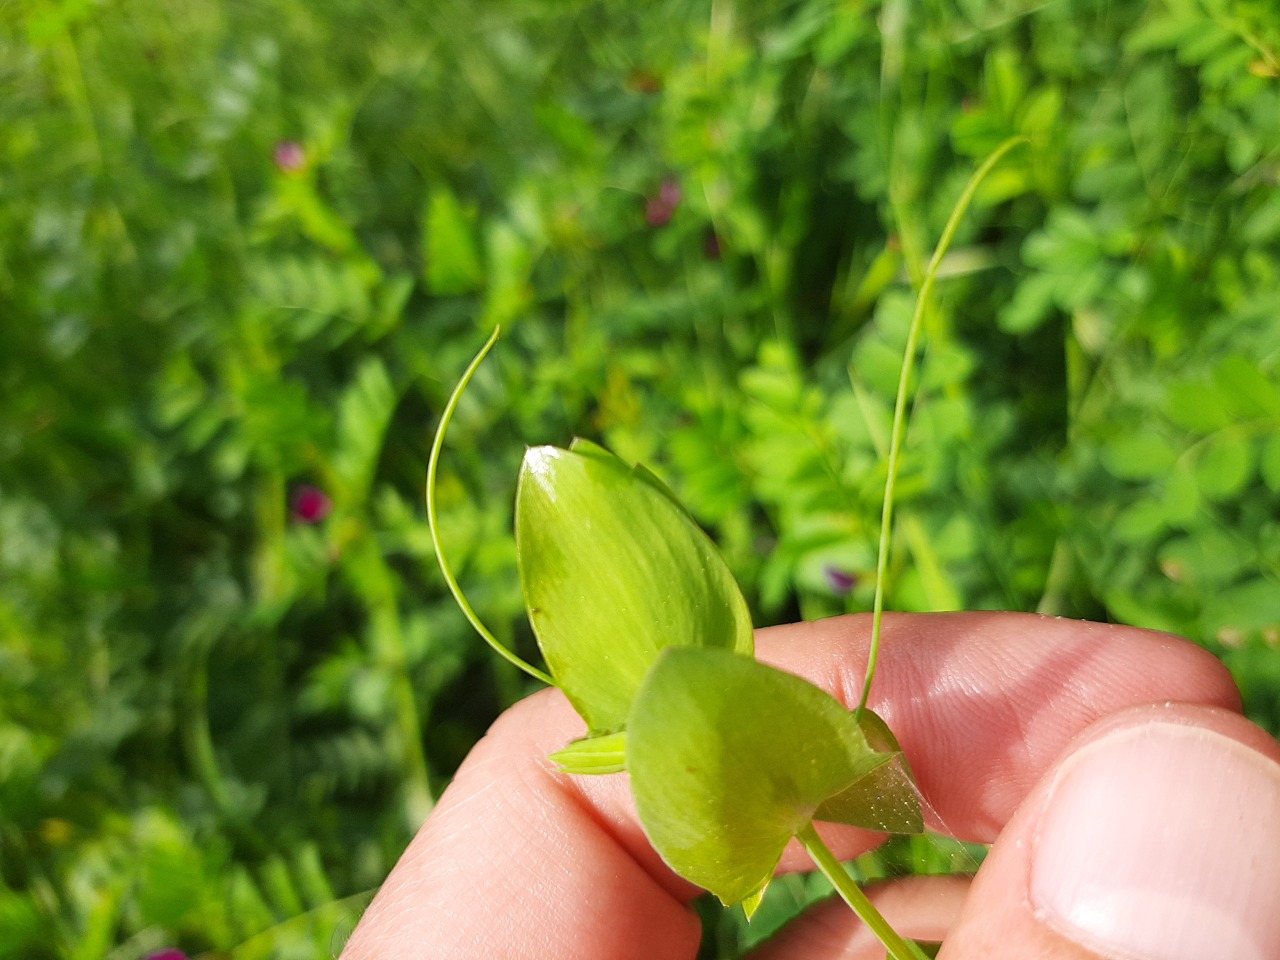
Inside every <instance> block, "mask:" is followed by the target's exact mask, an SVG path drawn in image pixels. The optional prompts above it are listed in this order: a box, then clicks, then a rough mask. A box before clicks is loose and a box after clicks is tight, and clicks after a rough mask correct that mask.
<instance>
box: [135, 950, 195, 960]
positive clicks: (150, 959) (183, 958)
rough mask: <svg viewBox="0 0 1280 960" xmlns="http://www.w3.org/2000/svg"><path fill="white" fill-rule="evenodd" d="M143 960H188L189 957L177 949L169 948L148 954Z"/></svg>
mask: <svg viewBox="0 0 1280 960" xmlns="http://www.w3.org/2000/svg"><path fill="white" fill-rule="evenodd" d="M143 960H187V955H186V954H185V953H183V952H182V951H181V950H179V949H178V948H177V947H168V948H166V949H164V950H157V951H156V952H155V953H148V954H147V955H146V956H145V957H143Z"/></svg>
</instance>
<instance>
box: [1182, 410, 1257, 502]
mask: <svg viewBox="0 0 1280 960" xmlns="http://www.w3.org/2000/svg"><path fill="white" fill-rule="evenodd" d="M1195 471H1196V480H1197V482H1198V483H1199V486H1200V492H1201V493H1202V494H1203V495H1204V496H1205V497H1207V498H1208V499H1210V500H1227V499H1229V498H1231V497H1234V496H1235V495H1236V494H1238V493H1239V492H1240V491H1241V490H1242V489H1243V488H1244V485H1245V484H1246V483H1248V481H1249V477H1250V475H1251V474H1252V473H1253V450H1252V449H1251V447H1250V445H1249V440H1248V438H1247V437H1246V436H1245V435H1244V434H1243V433H1242V432H1241V431H1239V430H1233V429H1230V428H1228V429H1225V430H1219V431H1218V432H1217V433H1215V434H1213V435H1212V436H1210V437H1209V438H1208V439H1207V440H1206V441H1205V445H1204V447H1203V448H1202V449H1201V450H1200V455H1199V456H1198V457H1197V459H1196V464H1195Z"/></svg>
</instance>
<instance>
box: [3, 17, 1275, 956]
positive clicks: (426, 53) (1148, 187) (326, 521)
mask: <svg viewBox="0 0 1280 960" xmlns="http://www.w3.org/2000/svg"><path fill="white" fill-rule="evenodd" d="M1274 13H1275V10H1274V6H1273V4H1272V2H1271V0H1233V2H1228V0H1152V2H1148V0H883V2H875V0H787V2H776V0H761V2H756V3H747V2H734V0H713V2H710V3H708V2H706V0H655V2H652V3H643V4H637V3H629V2H624V0H596V2H588V0H483V2H479V0H477V2H470V3H467V2H463V0H420V2H416V3H404V2H401V0H311V2H308V3H302V2H293V0H261V2H249V0H184V2H182V3H150V2H142V0H0V958H5V960H7V958H14V960H18V958H21V960H49V958H74V960H99V958H103V957H106V958H109V960H135V958H139V957H144V956H147V955H149V954H150V953H153V952H156V951H161V950H164V949H167V948H171V949H173V950H179V951H182V952H184V953H186V954H187V955H189V956H191V957H200V958H234V960H251V958H267V957H272V958H285V960H290V958H323V957H330V956H333V955H334V954H336V952H337V951H338V950H339V949H340V947H341V944H342V942H343V938H344V937H345V936H346V935H347V934H348V933H349V932H350V929H351V927H352V925H353V924H354V920H355V918H356V917H357V916H358V914H359V911H360V910H361V909H362V908H363V906H364V904H365V903H366V902H367V901H368V898H369V896H370V895H371V893H372V891H373V889H374V888H376V886H377V885H378V884H379V883H380V882H381V880H382V879H383V878H384V877H385V875H386V873H387V871H388V870H389V869H390V867H391V866H392V864H393V863H394V862H395V860H396V858H397V856H398V855H399V853H400V851H401V850H402V849H403V847H404V846H405V844H406V842H407V841H408V838H409V837H410V836H411V833H412V831H413V829H414V828H415V827H416V825H417V824H419V823H420V822H421V820H422V818H423V817H424V816H425V814H426V813H427V812H428V811H429V809H430V807H431V805H432V803H433V801H434V799H435V798H436V797H437V796H438V795H439V793H440V791H441V790H442V789H443V787H444V786H445V784H446V783H447V782H448V779H449V776H450V773H451V771H452V770H453V769H454V768H455V766H456V765H457V764H458V762H459V761H460V759H461V758H462V756H463V755H464V754H465V752H466V751H467V749H468V748H469V746H470V745H471V744H472V743H473V742H474V740H475V739H476V738H477V737H478V736H479V735H480V733H481V732H482V731H483V730H484V728H485V726H486V725H487V724H488V723H489V722H490V721H491V720H492V718H493V717H494V716H495V715H496V713H497V712H498V711H499V710H501V709H502V707H503V706H505V705H506V704H508V703H510V702H511V701H513V700H514V699H516V698H518V697H520V696H522V695H523V694H525V693H526V692H527V691H528V689H529V683H528V682H527V681H526V680H525V679H523V677H522V676H521V675H518V674H516V673H515V672H514V671H513V670H511V669H509V668H508V667H507V666H506V665H505V664H503V663H501V662H499V661H497V660H496V658H495V657H493V656H492V655H490V654H489V653H488V651H487V649H486V648H485V647H484V645H483V644H482V643H481V642H480V641H479V640H478V638H476V637H475V636H474V635H473V634H472V633H471V632H470V629H469V627H468V626H467V625H466V623H465V621H464V619H463V617H462V615H461V614H460V613H459V612H458V610H457V609H456V607H455V606H454V604H453V602H452V600H450V599H449V597H448V594H447V592H446V590H445V587H444V584H443V581H442V579H441V577H440V574H439V573H438V571H437V568H436V563H435V558H434V555H433V551H432V548H431V543H430V539H429V536H428V530H427V526H426V522H425V511H424V508H423V502H422V490H423V483H424V479H425V473H426V455H427V451H428V447H429V443H430V438H431V433H432V430H433V429H434V426H435V424H436V421H437V419H438V415H439V412H440V409H441V407H442V404H443V401H444V399H445V398H446V397H447V395H448V393H449V391H450V390H451V388H452V386H453V383H454V382H455V380H456V378H457V376H458V375H459V373H460V372H461V370H462V369H463V367H464V366H465V365H466V363H467V361H468V359H469V358H470V357H471V355H472V354H473V353H474V352H475V351H476V349H477V348H478V347H479V346H480V344H481V343H482V342H483V340H484V338H485V336H486V335H487V334H488V332H489V331H490V330H491V329H492V328H493V326H494V325H495V324H501V325H502V327H503V329H504V337H503V339H502V341H501V342H500V344H499V345H498V347H497V349H496V351H495V353H494V355H493V356H492V357H491V358H490V360H489V361H488V362H487V364H486V365H485V366H484V367H483V368H482V370H481V371H480V373H479V375H478V376H477V378H476V380H475V382H474V383H473V385H472V388H471V390H470V392H469V393H468V395H467V396H466V398H465V400H464V402H463V404H462V406H461V408H460V410H459V412H458V416H457V419H456V421H455V425H454V428H453V431H452V433H451V435H450V437H449V445H448V447H447V449H446V453H445V458H444V461H443V464H442V474H441V482H440V509H441V512H442V528H443V536H444V538H445V540H446V542H447V543H448V545H449V548H450V550H451V553H452V555H453V559H454V561H455V563H456V566H457V568H458V571H459V575H460V577H461V579H462V581H463V584H464V587H465V589H466V590H467V592H468V594H469V595H470V597H471V599H472V600H473V602H474V604H475V606H476V607H477V608H478V610H479V611H480V613H481V615H482V617H483V618H484V619H485V620H486V621H487V622H488V623H489V624H490V625H491V626H492V627H493V628H494V630H495V631H496V632H497V633H498V634H499V636H501V637H502V638H503V639H504V640H505V641H507V642H509V643H513V644H515V645H517V646H518V647H520V648H521V649H522V650H523V651H525V652H526V655H528V656H530V657H536V650H534V649H533V647H532V641H531V637H530V634H529V630H528V627H527V624H526V622H525V619H524V615H523V609H522V600H521V595H520V587H519V583H518V579H517V575H516V569H515V554H514V546H513V542H512V534H511V519H512V517H511V511H512V496H513V492H514V483H515V479H516V472H517V468H518V465H519V462H520V459H521V456H522V452H523V447H524V446H525V445H526V444H541V443H557V444H567V443H568V441H569V440H570V439H571V438H572V437H573V436H575V435H581V436H585V437H588V438H591V439H593V440H596V441H597V442H601V443H604V444H605V445H607V446H609V447H610V448H611V449H613V450H614V451H615V452H617V453H618V454H619V455H621V456H623V457H625V458H628V459H632V460H641V461H643V462H645V463H646V464H648V465H649V466H650V467H652V468H653V469H654V470H655V471H656V472H657V473H658V474H659V475H660V476H662V477H663V479H665V480H666V481H667V482H668V483H669V484H670V485H671V486H672V487H673V488H674V489H675V490H676V492H677V493H678V494H679V495H680V496H681V497H682V498H683V499H684V501H685V502H686V503H687V504H688V506H689V507H690V509H691V510H692V512H693V514H694V515H695V516H696V518H697V519H698V520H699V521H700V522H701V523H702V524H703V525H704V526H705V527H706V528H707V529H708V530H709V531H710V532H711V533H712V535H713V536H714V537H715V538H716V540H717V541H718V542H719V543H720V544H721V545H722V547H723V549H724V551H725V553H726V556H727V558H728V561H729V563H730V565H731V566H732V568H733V570H734V572H735V573H736V574H737V576H738V577H739V579H740V581H741V583H742V584H743V587H744V590H745V592H746V594H747V596H748V598H749V600H750V602H751V604H752V607H753V611H754V613H755V616H756V620H757V622H758V623H760V624H766V623H775V622H782V621H789V620H795V619H798V618H815V617H822V616H827V615H830V614H837V613H842V612H845V611H852V610H863V609H867V608H868V607H869V605H870V598H871V580H872V571H873V568H874V548H875V539H876V534H877V524H878V521H879V512H880V496H881V491H882V485H883V482H884V453H885V449H886V437H887V431H888V424H889V420H890V411H891V406H892V398H893V392H894V388H895V385H896V380H897V377H898V370H899V364H900V359H901V350H902V347H903V344H904V340H905V334H906V324H907V321H908V319H909V316H910V310H911V304H912V298H913V288H914V287H915V285H916V284H918V282H919V279H920V276H921V273H922V269H923V264H924V263H925V262H926V261H927V259H928V257H929V255H930V253H931V251H932V248H933V245H934V243H935V241H936V239H937V236H938V234H939V232H940V230H941V228H942V225H943V223H944V221H945V219H946V216H947V214H948V212H949V211H950V209H951V206H952V204H953V203H954V202H955V200H956V198H957V195H958V193H959V191H960V189H961V187H962V185H963V183H964V182H965V180H966V179H967V178H968V176H969V175H970V173H971V172H972V171H973V169H974V168H975V167H976V166H977V164H978V163H979V162H980V161H981V159H982V158H983V157H984V156H985V155H986V154H987V153H988V152H989V151H990V150H992V149H993V148H994V147H995V146H996V145H997V144H999V143H1000V142H1001V141H1003V140H1004V139H1005V138H1007V137H1009V136H1011V135H1014V134H1023V135H1025V136H1027V137H1028V138H1029V139H1030V143H1029V145H1028V146H1025V147H1022V148H1019V149H1018V150H1017V151H1015V152H1014V153H1013V154H1011V155H1010V156H1009V158H1008V159H1007V160H1006V161H1005V162H1004V163H1003V164H1002V165H1001V166H1000V167H999V168H998V170H997V171H996V172H995V174H994V175H993V176H992V177H991V178H990V179H989V180H988V181H987V183H986V184H985V185H984V187H983V188H982V190H981V191H980V193H979V194H978V197H977V201H976V203H975V205H974V208H973V210H972V211H971V212H970V214H969V216H968V217H967V218H966V220H965V222H964V225H963V226H962V228H961V231H960V234H959V236H958V237H957V242H956V244H955V247H954V248H953V250H952V251H951V253H950V254H949V255H948V256H947V258H946V260H945V261H944V263H943V268H942V275H943V280H942V281H941V282H940V285H939V288H938V292H937V297H936V302H935V306H934V307H933V309H932V310H931V311H930V312H929V314H928V316H927V325H926V334H925V337H926V341H927V343H926V347H925V351H924V355H923V360H922V366H921V368H920V374H919V377H918V394H917V398H916V400H915V402H914V404H913V407H912V422H911V429H910V435H909V439H908V442H907V446H906V450H905V454H904V460H903V466H902V476H901V480H900V482H899V491H900V494H899V496H900V509H899V520H898V523H897V528H896V533H895V539H894V557H893V563H892V568H891V572H890V579H889V594H888V596H889V606H890V607H891V608H892V609H906V610H947V609H957V608H999V609H1012V610H1039V611H1042V612H1045V613H1052V614H1059V615H1064V616H1071V617H1085V618H1091V619H1101V620H1114V621H1117V622H1124V623H1131V624H1138V625H1142V626H1147V627H1155V628H1160V629H1165V630H1171V631H1175V632H1177V633H1180V634H1183V635H1185V636H1188V637H1191V638H1193V639H1194V640H1195V641H1197V642H1198V643H1201V644H1203V645H1204V646H1206V647H1207V648H1209V649H1210V650H1212V651H1214V652H1215V653H1217V654H1219V655H1220V656H1222V657H1223V658H1224V659H1225V661H1226V662H1227V664H1228V665H1229V666H1230V667H1231V669H1232V670H1233V671H1234V673H1235V675H1236V677H1237V678H1238V680H1239V683H1240V685H1241V687H1242V689H1243V691H1244V695H1245V701H1246V705H1247V709H1248V711H1249V714H1250V716H1252V717H1253V718H1254V719H1256V720H1257V721H1258V722H1260V723H1262V724H1263V725H1265V726H1267V727H1269V728H1270V729H1271V730H1272V731H1277V730H1280V375H1278V374H1280V20H1277V19H1276V17H1275V16H1274ZM926 854H927V851H923V850H922V849H916V848H912V847H910V846H906V847H902V846H900V847H899V848H898V850H897V852H896V853H895V854H893V855H892V856H891V857H889V858H887V859H889V860H892V859H893V858H894V857H897V858H898V861H900V862H898V863H897V865H896V866H895V867H894V869H905V868H911V867H912V866H913V864H914V866H915V867H916V868H919V867H920V866H921V864H920V862H919V861H921V860H922V859H923V860H928V859H929V857H928V856H927V855H926ZM913 858H914V859H913ZM935 859H936V858H935ZM924 865H925V866H928V864H924ZM867 869H869V870H871V869H873V868H872V867H871V866H868V868H867ZM780 889H782V886H781V885H780ZM811 892H812V890H811V889H810V888H807V887H805V886H804V884H791V885H789V886H786V887H785V889H783V893H784V894H786V895H787V896H794V897H795V898H798V899H803V898H804V897H805V896H808V895H809V893H811ZM779 896H782V894H780V895H779ZM789 902H790V901H788V903H789ZM779 903H781V902H780V901H779V902H778V903H775V904H774V906H771V907H767V908H766V913H765V916H766V918H769V917H771V916H772V917H773V918H774V919H775V920H776V919H777V918H780V917H782V916H784V915H785V913H786V910H787V904H786V903H781V905H779ZM770 911H772V913H770ZM707 918H708V921H707V926H708V937H707V946H706V949H705V951H704V954H705V956H706V957H716V956H724V957H731V956H736V954H737V952H738V950H739V949H740V946H741V945H742V944H744V943H746V942H748V941H749V940H750V939H752V938H758V936H759V935H760V929H759V928H757V930H756V931H755V932H754V933H752V932H744V931H743V929H742V927H741V925H740V924H738V923H736V922H735V921H734V920H733V919H732V918H731V917H724V916H720V915H718V914H717V913H716V912H715V911H714V910H710V909H708V910H707ZM769 922H770V923H772V922H774V920H769Z"/></svg>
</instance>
